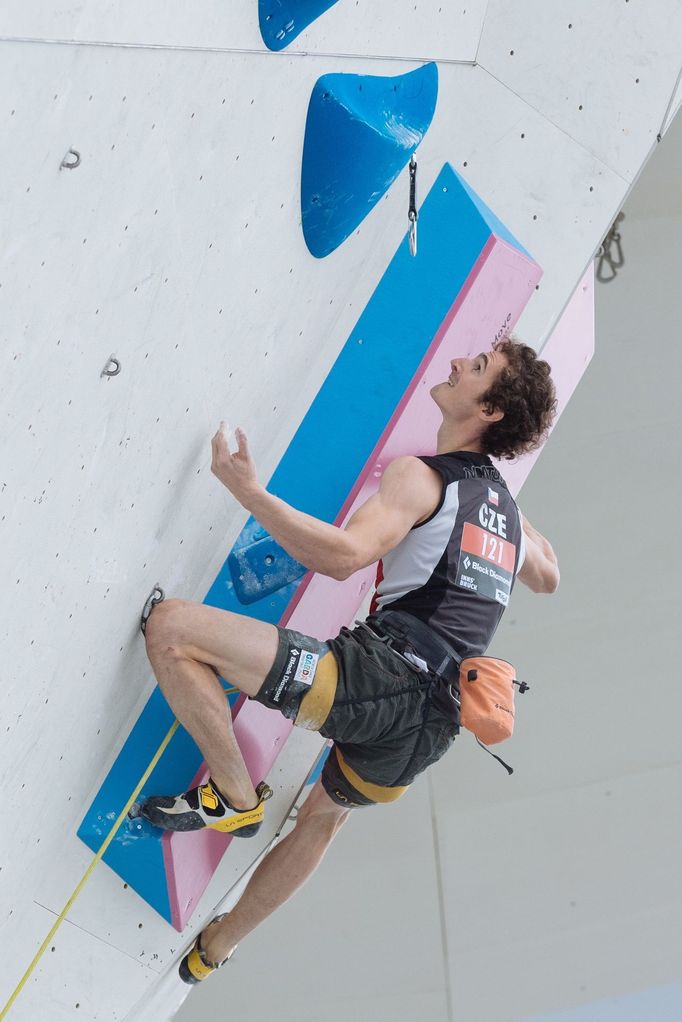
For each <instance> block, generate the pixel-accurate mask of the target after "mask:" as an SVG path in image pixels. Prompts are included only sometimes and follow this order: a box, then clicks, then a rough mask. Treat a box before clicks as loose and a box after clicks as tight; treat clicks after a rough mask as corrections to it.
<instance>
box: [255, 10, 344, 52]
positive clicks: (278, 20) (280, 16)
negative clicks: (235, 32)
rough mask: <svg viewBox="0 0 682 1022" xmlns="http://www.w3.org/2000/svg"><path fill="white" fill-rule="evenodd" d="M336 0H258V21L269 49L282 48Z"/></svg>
mask: <svg viewBox="0 0 682 1022" xmlns="http://www.w3.org/2000/svg"><path fill="white" fill-rule="evenodd" d="M337 2H338V0H258V23H259V25H260V34H261V35H262V36H263V42H264V43H265V45H266V46H267V48H268V49H269V50H283V49H284V47H285V46H288V45H289V43H290V42H291V41H292V40H293V39H295V38H296V36H297V35H300V33H301V32H302V31H303V29H304V28H307V27H308V25H310V24H311V22H313V21H315V19H316V18H319V16H320V15H321V14H324V12H325V11H327V10H329V8H330V7H333V6H334V4H335V3H337Z"/></svg>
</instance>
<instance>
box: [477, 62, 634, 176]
mask: <svg viewBox="0 0 682 1022" xmlns="http://www.w3.org/2000/svg"><path fill="white" fill-rule="evenodd" d="M476 67H480V69H481V70H482V71H485V73H486V74H488V75H490V77H491V78H493V79H494V80H495V81H496V82H497V83H498V85H501V86H502V87H503V88H504V89H506V90H507V91H508V92H511V94H512V96H516V98H517V99H518V100H519V101H520V102H521V103H523V104H524V105H525V106H527V107H528V109H529V110H532V111H533V112H534V113H536V114H537V115H538V117H541V118H542V119H543V121H546V122H547V124H551V125H552V127H554V128H556V130H557V131H560V132H561V134H562V135H564V136H565V137H566V138H569V139H570V140H571V142H573V143H574V145H577V146H579V148H580V149H582V151H583V152H585V153H588V154H589V155H590V156H591V157H592V158H593V159H594V160H596V161H597V163H600V164H601V166H602V167H606V168H607V170H610V171H611V173H612V174H615V175H616V177H619V178H620V179H621V181H623V182H624V183H625V184H626V185H629V184H630V181H629V180H628V179H627V178H626V177H623V175H622V174H621V173H619V171H618V170H616V168H615V167H611V166H609V164H608V163H605V162H604V161H603V160H602V159H601V157H599V156H597V154H596V153H594V152H592V150H591V149H589V148H588V147H587V146H586V145H584V144H583V143H582V142H581V141H580V140H579V139H577V138H574V137H573V135H571V133H570V132H569V131H566V129H565V128H562V127H561V125H559V124H557V123H556V121H553V120H552V118H551V117H547V115H546V114H544V113H543V112H542V111H541V110H538V109H537V107H534V106H533V104H532V103H529V102H528V100H527V99H524V97H523V96H520V95H519V94H518V92H515V91H514V89H512V88H511V86H509V85H507V83H506V82H503V81H502V79H501V78H498V77H497V75H494V74H493V73H492V71H489V70H488V68H487V67H484V65H483V64H479V63H477V64H476Z"/></svg>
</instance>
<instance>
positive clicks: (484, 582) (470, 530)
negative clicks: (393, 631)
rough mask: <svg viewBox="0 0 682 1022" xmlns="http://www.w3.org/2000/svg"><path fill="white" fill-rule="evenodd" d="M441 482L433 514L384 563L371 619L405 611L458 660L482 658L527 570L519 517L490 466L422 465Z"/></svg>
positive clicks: (471, 457) (437, 460) (468, 455)
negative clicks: (450, 648)
mask: <svg viewBox="0 0 682 1022" xmlns="http://www.w3.org/2000/svg"><path fill="white" fill-rule="evenodd" d="M420 460H421V461H423V462H424V463H425V464H426V465H428V466H429V467H430V468H433V469H435V470H436V471H437V472H438V473H439V474H440V476H441V478H442V480H443V492H442V495H441V500H440V503H439V505H438V507H437V508H436V510H435V511H434V512H433V514H432V515H431V516H430V517H429V518H428V519H427V520H426V521H424V522H422V523H421V524H420V525H415V526H414V527H413V528H412V529H411V530H410V532H408V534H407V536H405V538H404V539H403V540H402V541H401V542H400V543H399V544H398V546H397V547H395V548H394V549H393V550H391V551H390V552H389V553H387V554H386V555H385V557H384V558H383V559H382V560H381V561H380V562H379V570H378V574H377V582H376V593H375V595H374V599H373V600H372V606H371V612H372V613H376V612H378V611H381V610H388V609H389V608H390V609H391V610H404V611H405V612H406V613H408V614H413V615H414V616H415V617H418V618H420V620H422V621H424V622H426V623H427V624H428V625H430V626H431V628H433V630H434V631H435V632H437V633H438V634H439V635H441V636H442V637H443V638H444V639H446V640H447V641H448V642H449V643H450V644H451V645H452V646H454V648H455V649H456V650H457V652H458V653H459V654H460V655H461V656H478V655H481V654H483V653H485V651H486V649H487V648H488V645H489V644H490V641H491V639H492V637H493V635H494V634H495V630H496V628H497V626H498V624H499V622H500V618H501V617H502V614H503V613H504V610H505V608H506V606H507V604H508V602H509V597H510V595H511V592H512V589H513V588H514V581H515V578H516V574H517V572H518V571H519V569H520V568H521V565H522V564H523V559H524V557H525V544H524V538H523V528H522V517H521V513H520V511H519V509H518V508H517V506H516V503H515V502H514V499H513V497H512V496H511V494H510V493H509V490H508V489H507V485H506V483H505V481H504V479H503V478H502V476H501V475H500V473H499V472H498V471H497V469H496V468H495V467H494V465H493V463H492V462H491V460H490V458H488V457H487V455H484V454H475V453H473V452H472V451H454V452H452V453H449V454H438V455H435V456H433V457H422V458H421V459H420Z"/></svg>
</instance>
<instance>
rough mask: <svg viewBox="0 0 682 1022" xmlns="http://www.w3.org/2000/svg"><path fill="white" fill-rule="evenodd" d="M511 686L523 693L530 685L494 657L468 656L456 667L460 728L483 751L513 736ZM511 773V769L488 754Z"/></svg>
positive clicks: (505, 663) (491, 753)
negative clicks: (519, 679)
mask: <svg viewBox="0 0 682 1022" xmlns="http://www.w3.org/2000/svg"><path fill="white" fill-rule="evenodd" d="M514 686H516V687H517V688H518V690H519V693H521V694H523V693H524V692H527V691H528V688H529V686H528V685H527V684H526V682H525V681H518V680H517V678H516V669H515V668H514V667H513V666H512V665H511V664H510V663H508V662H507V661H506V660H498V659H496V658H495V657H489V656H479V657H468V658H467V659H466V660H462V662H461V664H460V665H459V698H460V704H461V705H460V723H461V726H462V727H464V728H466V729H467V731H471V732H472V734H473V735H475V737H476V741H477V742H478V744H479V745H481V746H482V747H483V748H484V749H485V750H486V752H490V749H489V748H488V746H489V745H496V744H497V743H498V742H503V741H505V739H507V738H511V736H512V734H513V733H514V712H515V711H514ZM490 755H491V756H493V757H494V758H495V759H496V760H497V761H498V762H499V763H501V764H502V766H503V767H504V768H505V770H507V771H508V772H509V773H510V774H511V773H513V769H512V767H510V766H509V765H508V764H507V763H505V762H504V760H503V759H500V757H499V756H496V755H495V753H494V752H490Z"/></svg>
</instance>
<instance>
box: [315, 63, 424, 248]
mask: <svg viewBox="0 0 682 1022" xmlns="http://www.w3.org/2000/svg"><path fill="white" fill-rule="evenodd" d="M437 98H438V68H437V67H436V65H435V64H434V63H431V64H425V65H424V66H423V67H420V68H417V70H416V71H409V72H408V73H407V74H404V75H398V76H397V77H396V78H384V77H376V76H374V75H350V74H329V75H323V77H322V78H320V79H319V80H318V82H317V83H316V85H315V88H314V89H313V93H312V96H311V97H310V104H309V106H308V119H307V121H306V128H305V142H304V144H303V170H302V175H301V214H302V223H303V235H304V237H305V240H306V244H307V246H308V248H309V249H310V251H311V252H312V254H313V255H314V256H316V257H317V258H318V259H321V258H323V257H324V256H326V255H329V253H330V252H333V251H334V249H335V248H338V246H339V245H340V244H341V243H342V242H343V241H345V240H346V238H347V237H348V236H349V234H352V233H353V231H354V230H355V228H356V227H357V226H358V225H359V224H361V223H362V221H363V220H364V219H365V217H366V216H367V214H368V213H369V212H370V211H371V210H372V209H373V208H374V206H375V205H376V204H377V202H378V201H379V199H380V198H381V197H382V195H384V193H385V192H386V191H388V189H389V188H390V187H391V185H392V184H393V182H394V181H395V179H396V178H397V176H398V174H399V173H400V171H401V170H402V169H403V167H404V166H405V165H406V164H407V163H408V161H409V159H410V157H411V156H412V153H413V152H414V151H415V149H416V148H417V146H418V145H419V143H420V142H421V140H422V139H423V137H424V135H425V134H426V132H427V131H428V129H429V125H430V124H431V120H432V118H433V114H434V111H435V109H436V100H437Z"/></svg>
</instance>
